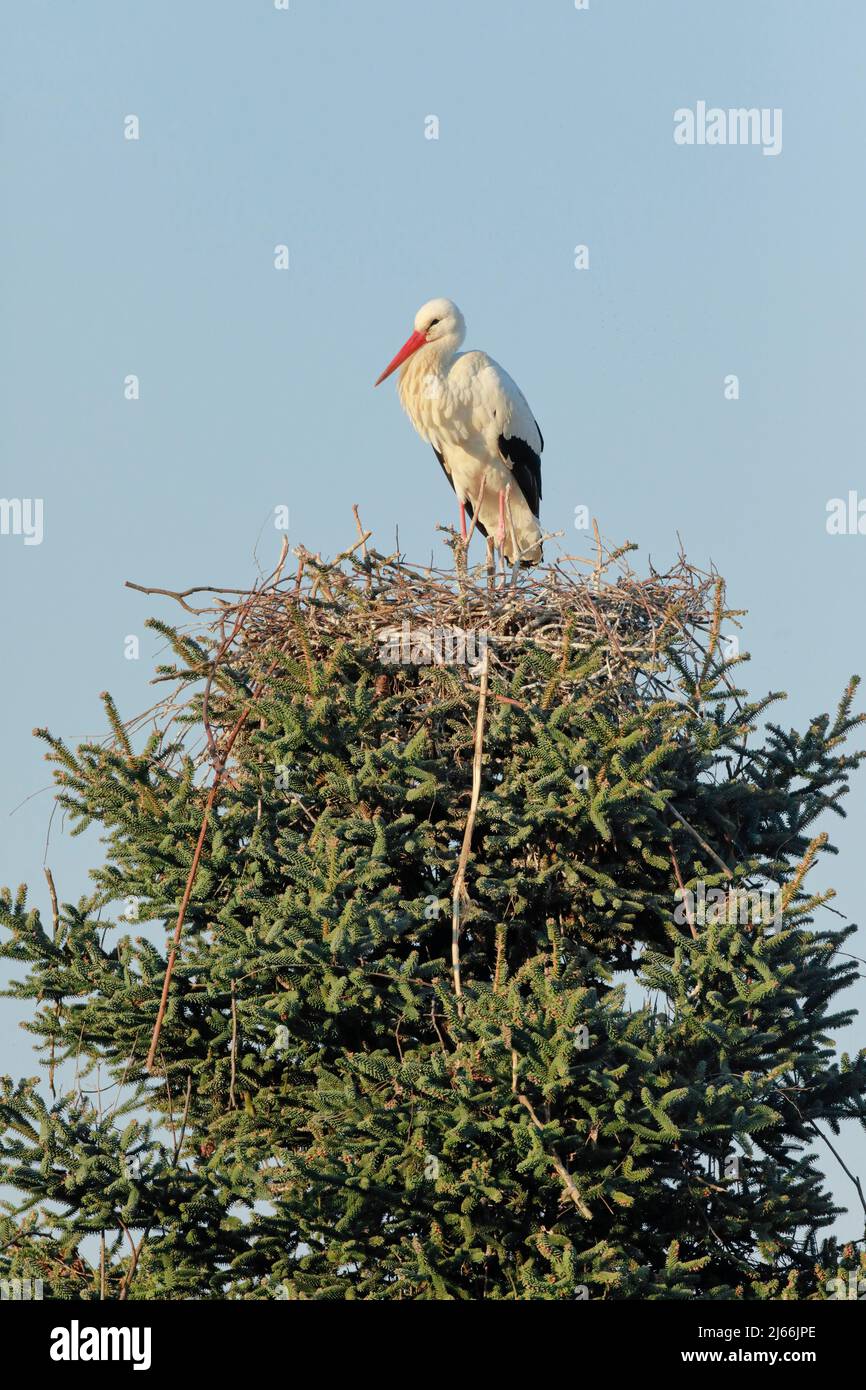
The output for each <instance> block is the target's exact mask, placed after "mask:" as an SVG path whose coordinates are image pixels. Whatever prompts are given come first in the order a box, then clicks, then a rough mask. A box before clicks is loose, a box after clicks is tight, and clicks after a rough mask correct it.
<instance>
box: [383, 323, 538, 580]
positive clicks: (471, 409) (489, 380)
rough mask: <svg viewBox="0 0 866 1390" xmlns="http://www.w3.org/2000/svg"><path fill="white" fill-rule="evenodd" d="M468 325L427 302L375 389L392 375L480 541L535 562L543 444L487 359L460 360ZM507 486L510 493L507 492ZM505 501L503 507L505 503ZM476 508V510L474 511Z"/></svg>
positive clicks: (479, 355) (519, 399)
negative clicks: (474, 518) (490, 539)
mask: <svg viewBox="0 0 866 1390" xmlns="http://www.w3.org/2000/svg"><path fill="white" fill-rule="evenodd" d="M465 332H466V325H465V323H464V321H463V315H462V314H461V312H460V310H459V309H458V308H457V305H456V304H454V303H453V302H452V301H451V300H450V299H431V300H430V301H429V302H428V303H427V304H423V305H422V306H421V308H420V309H419V310H418V312H417V314H416V315H415V331H414V332H413V333H412V334H411V336H410V337H409V338H408V339H407V340H406V342H405V343H404V344H403V346H402V347H401V349H400V351H399V352H398V353H397V356H396V357H395V358H394V359H393V361H392V362H389V363H388V366H387V367H386V368H385V370H384V372H383V373H382V375H381V376H380V377H379V379H378V381H377V382H376V385H377V386H378V385H379V382H381V381H384V380H385V378H386V377H387V376H390V375H391V373H392V372H393V371H396V369H397V368H398V367H400V368H401V371H400V377H399V385H398V390H399V395H400V400H401V402H402V405H403V408H404V410H405V411H406V413H407V414H408V416H409V419H410V420H411V421H412V424H413V425H414V426H415V429H416V430H417V431H418V433H419V434H420V436H421V438H422V439H426V440H427V442H428V443H430V444H432V445H433V449H434V451H435V453H436V457H437V458H438V459H439V462H440V464H441V465H442V468H443V470H444V472H445V475H446V477H447V478H448V480H449V482H450V483H451V486H452V487H453V488H454V491H455V492H456V494H457V500H458V502H459V503H460V528H461V534H462V535H463V536H464V537H465V536H466V511H468V512H469V515H470V516H475V514H476V512H477V513H478V517H477V521H476V523H475V524H476V526H477V527H478V530H479V531H480V532H481V534H482V535H484V536H486V535H491V536H494V537H495V539H496V543H497V545H498V546H499V548H500V550H502V551H503V553H504V555H505V557H506V559H508V560H509V561H510V563H511V564H517V563H518V562H519V563H521V564H524V565H536V564H538V563H539V561H540V560H541V527H540V526H539V523H538V515H539V503H540V501H541V451H542V449H543V448H544V440H543V439H542V437H541V430H540V429H539V428H538V425H537V424H536V422H535V419H534V417H533V414H532V411H531V410H530V409H529V406H528V405H527V403H526V400H525V398H524V396H523V394H522V392H521V391H520V389H519V387H517V386H516V385H515V383H514V382H513V381H512V380H511V377H510V376H509V375H508V373H507V372H505V371H503V369H502V368H501V367H500V366H499V365H498V363H496V362H494V361H493V359H492V358H491V357H488V356H487V353H486V352H460V351H459V348H460V345H461V343H462V342H463V338H464V336H465ZM509 483H510V485H511V486H510V489H509V490H508V492H507V493H506V489H507V488H508V485H509ZM506 498H507V501H506ZM479 500H480V504H481V505H480V510H479Z"/></svg>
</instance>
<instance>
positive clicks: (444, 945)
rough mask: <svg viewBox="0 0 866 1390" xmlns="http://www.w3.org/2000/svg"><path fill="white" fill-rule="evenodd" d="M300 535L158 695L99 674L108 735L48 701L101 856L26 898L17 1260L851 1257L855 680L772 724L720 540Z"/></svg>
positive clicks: (555, 1294)
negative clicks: (660, 551)
mask: <svg viewBox="0 0 866 1390" xmlns="http://www.w3.org/2000/svg"><path fill="white" fill-rule="evenodd" d="M300 554H301V562H300V566H299V571H298V574H297V575H296V576H293V577H292V579H291V580H284V579H283V578H282V577H281V574H280V573H278V574H276V575H275V576H273V577H272V579H271V580H270V581H269V582H268V583H267V584H265V585H263V586H262V588H261V589H259V590H257V591H255V592H253V593H251V594H248V595H242V594H241V595H237V596H236V597H229V598H226V597H225V593H224V591H223V592H222V597H220V596H219V595H216V594H215V595H212V598H211V601H210V603H209V602H208V600H207V599H206V598H205V599H202V598H198V599H197V600H196V601H195V602H193V601H192V600H191V596H190V595H185V596H179V597H181V601H182V602H183V605H184V608H185V609H186V610H187V611H188V612H191V613H192V621H191V622H188V623H187V625H186V626H184V627H182V628H181V627H172V626H169V625H168V624H166V623H165V622H163V621H161V620H159V621H156V620H154V621H153V623H152V626H153V627H154V629H155V630H156V631H157V632H158V633H160V634H161V635H162V636H163V637H164V638H165V640H166V642H167V643H168V644H170V647H171V649H172V651H173V658H172V660H171V661H170V662H168V663H167V664H165V665H162V666H160V667H159V668H158V671H157V673H156V675H157V679H158V680H159V681H161V682H164V683H166V685H167V688H168V691H169V693H168V695H167V696H166V697H165V699H164V700H163V702H162V703H161V705H160V706H159V707H158V708H157V710H156V711H155V712H151V713H150V714H149V715H148V716H147V717H146V718H145V717H142V718H140V719H138V720H131V721H129V722H127V723H124V722H123V721H122V720H121V717H120V715H119V713H118V711H117V710H116V708H115V706H114V703H113V702H112V700H111V698H110V697H109V696H106V697H104V698H105V706H106V711H107V716H108V721H109V734H108V736H107V737H106V738H105V739H101V740H91V741H88V742H85V743H84V744H82V745H81V746H80V747H78V748H77V749H70V748H69V747H68V746H67V745H66V744H65V743H64V742H63V740H62V739H61V738H60V737H58V736H56V735H55V734H49V733H48V732H47V731H45V730H41V731H37V732H38V733H39V735H40V737H41V738H42V739H43V740H45V741H46V743H47V745H48V756H49V758H50V759H51V760H52V761H53V763H54V765H55V776H56V779H57V782H58V788H57V800H58V802H59V804H60V805H61V806H62V807H63V808H64V810H65V811H66V813H67V816H68V817H69V818H71V823H72V824H73V826H74V829H75V830H76V831H81V830H84V829H85V828H86V827H88V826H91V825H96V826H97V827H99V828H100V829H101V831H102V835H103V839H104V845H105V856H104V862H103V863H101V864H100V865H99V866H97V867H96V868H94V870H93V874H92V877H93V889H92V891H91V892H90V893H89V894H88V895H87V896H86V897H84V898H83V899H82V900H81V901H79V902H78V903H77V904H72V903H66V902H62V901H61V902H60V903H56V902H55V905H54V907H53V909H52V911H51V913H50V916H47V915H44V914H43V913H42V912H41V911H40V910H39V909H38V908H36V907H32V906H28V902H27V897H26V894H25V891H24V890H23V889H21V890H19V891H18V892H17V894H12V893H11V892H8V891H7V892H6V893H5V894H4V898H3V902H2V924H3V927H4V928H5V932H4V944H3V947H2V954H3V955H4V956H5V957H6V958H7V959H10V960H12V961H15V962H19V963H20V964H21V965H22V966H23V967H24V973H23V976H22V977H21V978H20V979H18V980H17V981H16V982H15V983H14V984H13V986H12V988H11V993H12V994H13V995H14V996H15V997H17V998H19V999H25V1000H28V1001H30V1005H31V1014H30V1017H29V1020H28V1022H27V1024H26V1026H27V1028H28V1030H29V1031H30V1033H31V1034H32V1035H33V1038H34V1046H35V1048H36V1051H37V1054H38V1058H39V1066H40V1072H41V1074H40V1077H39V1078H30V1079H26V1080H20V1081H18V1082H17V1083H15V1082H14V1081H13V1080H12V1079H11V1078H8V1077H7V1078H5V1079H4V1080H3V1096H2V1123H0V1146H2V1147H0V1154H2V1170H3V1175H4V1180H5V1183H6V1185H7V1187H12V1188H14V1189H15V1197H14V1198H13V1200H11V1201H10V1202H7V1203H6V1205H5V1208H4V1211H5V1215H4V1216H3V1217H2V1219H0V1276H2V1277H3V1278H6V1279H10V1278H16V1277H30V1278H33V1277H39V1278H42V1279H43V1281H44V1283H45V1286H46V1291H48V1290H50V1292H51V1293H52V1294H53V1295H54V1296H59V1297H70V1298H99V1297H110V1298H126V1297H129V1298H148V1297H166V1296H172V1297H177V1298H216V1299H219V1298H273V1297H275V1296H276V1297H288V1298H304V1299H357V1298H360V1299H427V1298H434V1299H451V1298H460V1299H487V1298H490V1299H566V1300H569V1299H575V1298H582V1297H587V1296H588V1297H589V1298H605V1299H670V1298H686V1297H692V1296H695V1295H699V1296H701V1297H705V1298H718V1299H763V1298H785V1297H788V1298H790V1297H800V1298H802V1297H826V1296H828V1291H829V1290H830V1288H831V1286H830V1285H829V1284H828V1281H829V1280H830V1279H831V1278H833V1277H836V1276H839V1275H840V1274H841V1275H842V1276H843V1277H844V1278H846V1279H847V1277H848V1272H849V1271H854V1272H855V1276H856V1274H857V1272H858V1271H860V1269H861V1265H862V1264H863V1257H862V1255H861V1250H862V1244H861V1242H859V1241H857V1240H852V1241H851V1243H849V1244H848V1245H847V1246H845V1247H844V1249H840V1248H839V1247H838V1245H837V1242H836V1241H835V1240H834V1239H832V1238H830V1237H828V1236H827V1228H828V1227H829V1226H830V1225H832V1224H833V1223H834V1221H835V1220H836V1218H837V1216H838V1215H839V1208H838V1206H837V1205H836V1203H835V1202H834V1201H833V1199H832V1198H831V1196H830V1194H829V1192H828V1184H827V1178H826V1176H825V1173H824V1171H823V1169H824V1167H826V1164H825V1163H824V1161H823V1160H824V1158H825V1157H826V1159H828V1160H829V1161H830V1162H834V1161H835V1160H834V1157H833V1153H834V1151H835V1150H836V1149H837V1148H838V1145H837V1144H836V1142H835V1139H834V1138H833V1136H836V1135H838V1133H839V1128H840V1125H841V1123H842V1122H843V1121H844V1120H846V1119H857V1120H860V1121H861V1122H862V1121H863V1119H864V1117H866V1101H864V1096H866V1054H864V1053H859V1054H858V1055H857V1056H855V1057H849V1056H847V1055H842V1056H841V1057H837V1054H836V1046H835V1041H834V1037H835V1034H836V1033H837V1032H838V1030H839V1029H840V1028H841V1027H843V1026H844V1025H846V1024H847V1023H848V1022H850V1020H851V1018H852V1016H853V1012H852V1010H851V1008H850V1007H846V1006H845V1005H844V1004H842V1003H841V1002H840V1001H839V999H838V998H837V996H839V995H840V994H841V992H842V991H844V990H845V989H846V988H847V987H848V986H849V985H850V984H851V982H852V981H853V979H854V978H855V976H856V973H857V971H856V963H855V960H854V959H853V958H852V957H851V956H850V955H849V954H847V953H846V949H845V948H846V943H847V942H848V939H849V937H850V936H851V934H852V932H853V931H854V930H855V928H854V927H853V925H850V924H849V925H845V924H844V922H843V920H842V919H841V918H840V917H838V916H833V915H832V914H831V913H830V912H829V911H828V909H827V903H828V900H829V898H830V897H831V896H832V892H831V889H830V888H829V887H828V886H827V885H826V883H825V881H824V877H823V873H824V866H825V864H826V859H827V856H828V855H829V854H830V853H831V852H832V845H831V844H830V842H829V840H828V838H827V834H826V831H825V829H824V826H823V824H822V825H819V824H818V822H819V819H822V818H823V819H824V820H826V819H827V818H828V815H829V814H832V813H835V814H839V815H841V814H842V813H843V809H842V801H843V798H844V795H845V793H846V792H847V790H848V784H849V776H850V773H851V771H852V769H853V768H854V767H855V765H856V764H857V763H858V762H859V760H860V758H861V757H862V756H863V753H862V752H853V753H852V752H845V751H843V750H844V748H845V745H846V740H847V739H848V737H849V735H850V734H851V732H852V730H854V729H855V727H856V726H857V725H858V724H860V723H861V722H862V720H863V718H864V716H863V715H859V714H855V713H854V712H853V701H854V696H855V690H856V685H857V682H856V679H853V680H852V681H851V683H850V685H849V686H848V688H847V689H846V691H845V692H844V694H843V696H842V699H841V701H840V703H839V706H838V709H837V711H836V713H835V715H834V716H829V715H827V714H822V715H820V716H818V717H816V718H815V719H814V720H813V721H812V722H811V724H810V725H809V727H808V729H806V731H805V732H802V733H799V732H795V731H794V730H790V729H786V728H785V727H783V726H782V725H781V724H779V723H775V722H771V721H770V722H768V721H767V719H766V718H765V716H766V713H767V711H768V709H769V707H770V706H771V705H772V704H773V703H774V702H775V701H776V700H778V699H779V698H781V697H780V696H779V695H777V694H773V695H770V696H767V697H766V698H763V699H757V700H754V699H750V698H749V697H748V695H747V693H746V692H745V690H744V689H742V688H741V687H740V685H739V683H738V678H739V676H740V669H739V668H740V666H741V664H742V662H743V660H744V658H743V657H740V656H736V655H732V654H731V653H730V651H729V646H728V644H726V643H725V642H724V641H723V638H722V633H723V632H724V631H725V630H726V629H727V628H728V627H729V626H730V624H731V623H732V622H733V621H734V620H735V617H736V615H735V614H733V613H732V612H731V611H730V610H729V609H728V608H727V607H726V604H725V597H724V589H723V586H722V584H721V581H720V580H719V579H718V578H717V576H715V575H701V574H699V573H698V572H697V571H695V570H694V569H692V568H691V567H690V566H688V565H687V564H686V562H685V561H684V560H681V561H680V562H679V563H678V565H677V566H676V567H675V568H674V569H672V570H671V571H670V572H669V573H667V574H663V575H660V574H656V573H654V572H651V573H650V574H649V576H648V577H647V578H645V579H642V580H641V579H638V578H637V577H636V576H635V574H634V573H633V572H632V571H631V570H630V569H629V568H628V566H627V564H626V561H625V558H624V552H617V553H615V554H614V555H613V556H607V555H605V556H603V557H602V556H601V555H600V557H599V563H598V565H597V566H596V568H595V570H594V572H592V573H591V574H589V575H584V574H583V573H582V572H579V570H578V568H577V567H576V566H575V565H570V564H564V563H563V564H560V565H557V566H551V567H550V568H548V569H546V570H543V571H539V572H537V573H535V574H533V575H529V576H525V575H521V576H519V578H518V579H517V580H516V581H515V583H514V584H508V585H506V586H504V587H496V586H492V585H491V584H490V582H489V581H488V582H485V581H484V578H483V576H480V575H478V574H476V573H475V572H473V573H467V571H466V567H465V563H463V562H461V555H460V552H459V547H458V548H457V558H458V565H457V569H456V573H455V574H447V573H439V572H433V571H431V570H422V569H417V568H414V567H412V566H410V565H408V564H406V563H405V561H403V560H402V559H401V558H400V557H399V556H390V557H385V556H381V555H379V554H377V553H376V552H374V551H369V552H368V551H367V550H366V548H365V549H364V550H363V553H362V552H361V551H360V548H359V547H356V548H355V550H354V551H353V552H351V553H349V554H348V555H347V556H344V557H342V558H341V559H339V560H338V561H337V562H334V563H332V564H325V563H323V562H321V561H319V560H318V559H316V558H314V557H312V556H310V555H309V554H307V553H305V552H300ZM197 603H200V604H202V607H201V608H198V607H197V606H196V604H197ZM185 616H186V615H185ZM49 877H50V876H49ZM51 889H52V893H51V897H52V898H53V897H54V893H53V881H52V882H51ZM60 896H61V899H62V894H61V895H60ZM146 924H157V927H156V928H155V929H154V927H153V926H152V925H151V926H149V927H148V934H146V935H142V934H141V932H142V930H143V929H144V927H145V925H146ZM158 924H164V926H165V928H166V929H167V933H168V935H167V939H166V941H163V939H162V936H161V934H160V931H159V925H158ZM173 937H175V938H176V942H177V949H176V952H173V951H172V949H171V943H172V939H173ZM163 998H164V1000H165V1005H166V1006H165V1008H164V1010H163V1009H162V1008H161V1000H162V999H163ZM819 1155H820V1156H821V1157H820V1158H819ZM852 1190H853V1189H852ZM855 1196H856V1193H855ZM859 1217H860V1213H859V1212H858V1213H857V1214H856V1215H855V1216H854V1217H852V1218H851V1219H852V1221H853V1223H854V1230H853V1231H852V1235H855V1236H856V1235H857V1234H858V1232H859Z"/></svg>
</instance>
